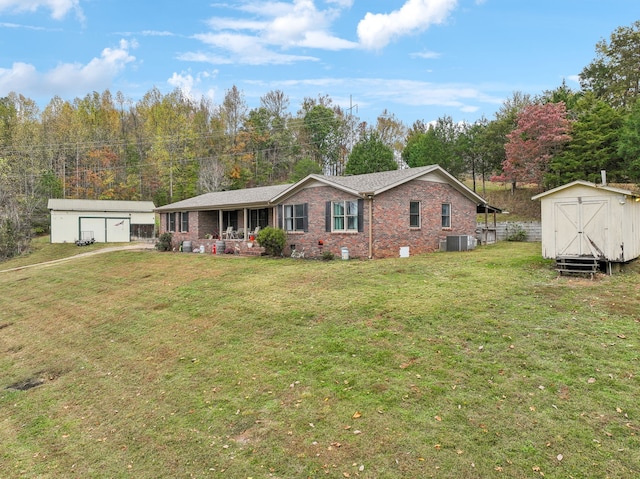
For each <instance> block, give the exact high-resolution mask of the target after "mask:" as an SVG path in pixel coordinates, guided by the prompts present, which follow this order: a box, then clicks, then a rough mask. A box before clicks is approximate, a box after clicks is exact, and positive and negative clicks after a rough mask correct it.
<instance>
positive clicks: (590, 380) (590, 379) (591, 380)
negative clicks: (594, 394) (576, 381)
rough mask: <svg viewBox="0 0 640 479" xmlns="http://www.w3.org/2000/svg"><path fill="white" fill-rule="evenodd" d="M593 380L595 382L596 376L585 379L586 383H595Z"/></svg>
mask: <svg viewBox="0 0 640 479" xmlns="http://www.w3.org/2000/svg"><path fill="white" fill-rule="evenodd" d="M595 382H596V378H589V379H587V383H589V384H593V383H595Z"/></svg>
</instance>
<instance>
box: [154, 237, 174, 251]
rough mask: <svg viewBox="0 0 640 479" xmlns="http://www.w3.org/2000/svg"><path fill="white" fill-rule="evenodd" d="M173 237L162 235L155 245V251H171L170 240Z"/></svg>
mask: <svg viewBox="0 0 640 479" xmlns="http://www.w3.org/2000/svg"><path fill="white" fill-rule="evenodd" d="M172 239H173V236H172V234H171V233H162V234H161V235H160V237H159V238H158V242H157V243H156V249H157V250H158V251H171V240H172Z"/></svg>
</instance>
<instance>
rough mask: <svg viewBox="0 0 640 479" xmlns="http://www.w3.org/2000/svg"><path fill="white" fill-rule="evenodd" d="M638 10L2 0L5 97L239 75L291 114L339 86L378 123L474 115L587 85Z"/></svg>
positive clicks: (462, 2) (515, 3) (169, 87)
mask: <svg viewBox="0 0 640 479" xmlns="http://www.w3.org/2000/svg"><path fill="white" fill-rule="evenodd" d="M637 20H640V1H638V0H273V1H272V0H237V1H231V0H227V1H224V0H222V1H216V0H210V1H199V0H182V1H169V0H152V1H142V0H0V97H3V96H6V95H7V94H8V93H10V92H15V93H18V94H22V95H24V96H25V97H27V98H30V99H32V100H34V101H36V102H37V104H38V105H39V106H40V108H41V109H43V108H44V107H45V106H46V105H47V104H48V103H49V102H50V101H51V99H52V98H54V97H56V96H57V97H60V98H62V99H63V100H69V101H73V100H74V99H75V98H83V97H85V96H86V95H88V94H91V93H92V92H94V91H97V92H99V93H101V92H103V91H105V90H107V89H108V90H109V91H110V92H111V93H112V94H114V95H115V93H116V92H118V91H119V92H122V93H123V94H124V96H125V97H126V98H127V99H128V100H131V101H132V102H136V101H138V100H140V99H141V98H142V97H143V96H144V94H145V93H148V92H149V91H150V90H151V89H152V88H157V89H159V90H160V91H161V92H162V93H163V94H167V93H170V92H171V91H173V90H175V89H176V88H180V89H182V90H183V91H184V92H185V93H187V94H188V95H190V96H191V97H193V98H194V99H200V98H201V97H202V96H205V97H207V98H210V99H211V100H212V101H213V103H214V104H220V103H222V100H223V99H224V95H225V92H226V91H228V90H229V89H231V88H232V87H233V86H234V85H235V86H236V87H237V88H238V89H239V90H240V91H241V92H242V93H243V95H244V99H245V101H246V103H247V105H248V107H249V108H256V107H258V106H259V105H260V97H262V96H263V95H265V94H266V93H268V92H269V91H273V90H281V91H282V92H284V93H285V94H286V95H287V96H288V97H289V102H290V108H289V110H290V112H291V113H292V114H295V113H296V112H297V111H298V109H299V107H300V104H301V102H302V101H303V99H304V98H307V97H312V98H318V97H319V96H320V95H328V96H329V97H330V98H331V99H332V100H333V103H334V104H337V105H340V106H341V107H343V108H344V109H345V110H346V112H347V113H351V114H353V115H355V116H357V117H358V118H360V119H361V120H363V121H367V122H369V123H375V120H376V118H377V117H378V116H379V115H380V114H382V113H383V112H384V111H385V110H386V111H387V112H388V113H390V114H393V115H395V117H396V118H397V119H399V120H401V121H402V122H404V123H405V124H406V125H407V126H411V125H412V124H413V122H415V121H416V120H422V121H425V122H429V121H433V120H435V119H437V118H441V117H444V116H450V117H452V118H453V120H454V121H456V122H458V121H469V122H473V121H476V120H478V119H480V118H482V117H485V118H487V119H492V118H494V115H495V112H496V111H498V109H499V108H500V105H501V104H502V103H503V101H504V100H505V99H508V98H510V97H512V96H513V93H514V92H522V93H528V94H530V95H534V96H535V95H539V94H542V93H543V92H544V91H546V90H552V89H554V88H557V87H558V86H560V85H561V84H562V82H563V81H565V82H566V83H567V85H568V86H569V87H571V88H573V89H578V88H579V82H578V75H579V73H580V72H581V71H582V69H583V68H584V67H585V66H587V65H588V64H589V63H590V62H591V61H592V60H594V59H595V58H596V52H595V45H596V43H597V42H598V41H599V40H602V39H608V38H609V36H610V35H611V33H612V32H613V31H614V30H615V29H616V28H617V27H620V26H631V25H632V24H633V22H635V21H637Z"/></svg>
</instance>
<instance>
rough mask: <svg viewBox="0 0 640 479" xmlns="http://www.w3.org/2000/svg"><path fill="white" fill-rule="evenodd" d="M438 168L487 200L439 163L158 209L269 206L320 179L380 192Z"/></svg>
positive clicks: (219, 196) (201, 199)
mask: <svg viewBox="0 0 640 479" xmlns="http://www.w3.org/2000/svg"><path fill="white" fill-rule="evenodd" d="M431 172H436V173H438V174H439V175H440V176H442V178H443V180H446V181H448V182H449V183H450V184H451V185H452V186H454V187H455V188H456V189H458V190H459V191H460V192H462V193H463V194H465V195H466V196H468V197H469V198H473V200H474V201H476V202H477V203H484V200H483V199H482V198H481V197H480V196H478V195H477V194H476V193H474V192H473V191H471V190H470V189H469V188H467V187H466V186H465V185H464V184H462V183H461V182H459V181H458V180H456V179H455V178H454V177H453V176H451V175H450V174H449V173H447V172H446V171H445V170H443V169H442V168H441V167H440V166H438V165H429V166H421V167H418V168H406V169H403V170H393V171H383V172H379V173H369V174H366V175H353V176H323V175H309V176H307V177H306V178H304V179H302V180H300V181H299V182H298V183H295V184H287V185H276V186H263V187H259V188H246V189H244V190H231V191H218V192H214V193H205V194H203V195H200V196H196V197H194V198H189V199H186V200H182V201H178V202H177V203H171V204H169V205H166V206H162V207H160V208H157V209H156V211H179V210H182V211H184V210H205V209H226V208H229V209H231V208H241V207H267V206H270V205H272V204H273V203H277V202H278V201H280V200H281V199H282V198H286V197H287V196H289V195H290V194H292V193H294V192H296V191H298V190H299V189H300V188H304V187H305V185H306V184H308V183H309V182H314V181H320V182H322V183H325V184H327V185H329V186H334V187H336V188H340V189H344V190H347V191H350V192H351V193H353V194H356V195H365V194H378V193H381V192H383V191H386V190H388V189H391V188H393V187H395V186H398V185H400V184H402V183H405V182H407V181H410V180H412V179H413V178H417V177H419V176H422V175H425V174H427V173H431Z"/></svg>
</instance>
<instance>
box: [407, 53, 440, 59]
mask: <svg viewBox="0 0 640 479" xmlns="http://www.w3.org/2000/svg"><path fill="white" fill-rule="evenodd" d="M409 56H410V57H411V58H423V59H425V60H433V59H434V58H440V57H441V56H442V54H441V53H438V52H429V51H426V52H415V53H410V54H409Z"/></svg>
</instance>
